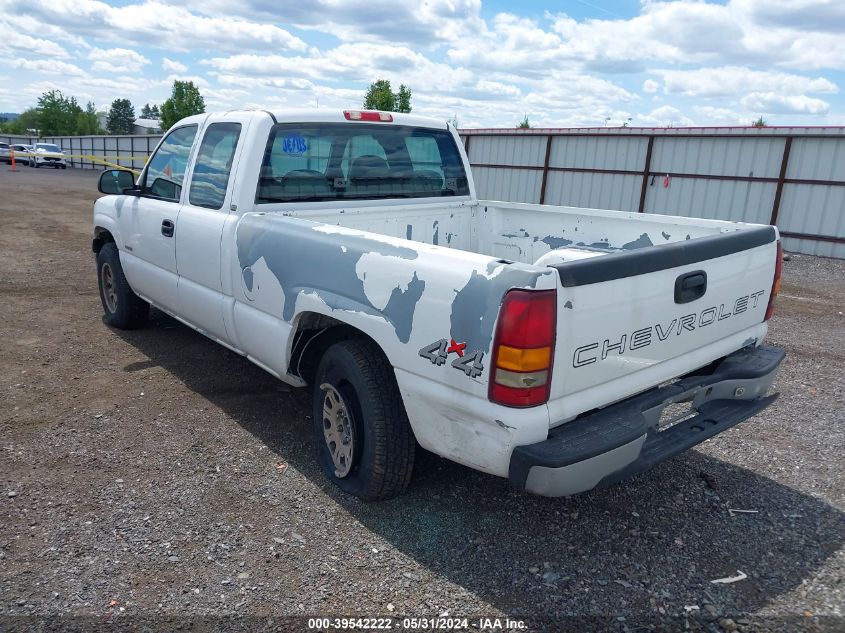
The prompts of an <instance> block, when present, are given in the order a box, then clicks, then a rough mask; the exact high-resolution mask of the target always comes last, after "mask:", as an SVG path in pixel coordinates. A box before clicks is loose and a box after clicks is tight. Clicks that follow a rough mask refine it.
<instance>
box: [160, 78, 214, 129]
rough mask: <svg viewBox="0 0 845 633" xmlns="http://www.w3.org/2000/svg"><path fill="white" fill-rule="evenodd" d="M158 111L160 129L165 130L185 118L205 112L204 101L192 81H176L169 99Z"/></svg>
mask: <svg viewBox="0 0 845 633" xmlns="http://www.w3.org/2000/svg"><path fill="white" fill-rule="evenodd" d="M159 111H160V113H161V128H162V129H163V130H167V129H169V128H171V127H172V126H173V125H174V124H175V123H176V122H177V121H180V120H181V119H184V118H185V117H186V116H191V115H192V114H202V113H203V112H205V99H203V98H202V95H201V94H200V91H199V88H197V87H196V86H195V85H194V82H193V81H179V80H176V81H174V82H173V91H172V92H171V94H170V98H169V99H168V100H167V101H165V102H164V103H162V104H161V108H160V110H159Z"/></svg>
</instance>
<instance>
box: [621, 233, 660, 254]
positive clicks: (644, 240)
mask: <svg viewBox="0 0 845 633" xmlns="http://www.w3.org/2000/svg"><path fill="white" fill-rule="evenodd" d="M646 246H654V243H653V242H652V241H651V238H650V237H649V236H648V233H643V234H642V235H640V236H639V237H638V238H637V239H635V240H634V241H633V242H628V243H627V244H623V245H622V248H624V249H627V250H632V249H635V248H645V247H646Z"/></svg>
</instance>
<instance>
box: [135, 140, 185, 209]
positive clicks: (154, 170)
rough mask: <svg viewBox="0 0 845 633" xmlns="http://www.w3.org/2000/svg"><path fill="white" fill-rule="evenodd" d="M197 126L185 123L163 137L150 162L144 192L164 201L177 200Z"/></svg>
mask: <svg viewBox="0 0 845 633" xmlns="http://www.w3.org/2000/svg"><path fill="white" fill-rule="evenodd" d="M196 135H197V126H196V125H186V126H185V127H180V128H178V129H176V130H173V131H172V132H171V133H170V134H168V135H167V137H166V138H165V139H164V142H163V143H162V144H161V145H160V146H159V148H158V150H156V153H155V154H153V157H152V158H151V159H150V162H149V163H148V164H147V171H146V172H145V174H144V183H143V184H142V186H141V192H142V193H143V194H144V195H148V196H152V197H154V198H161V199H162V200H170V201H172V202H178V201H179V198H180V196H181V195H182V183H183V181H184V180H185V170H186V168H187V167H188V158H189V157H190V154H191V147H193V145H194V137H195V136H196Z"/></svg>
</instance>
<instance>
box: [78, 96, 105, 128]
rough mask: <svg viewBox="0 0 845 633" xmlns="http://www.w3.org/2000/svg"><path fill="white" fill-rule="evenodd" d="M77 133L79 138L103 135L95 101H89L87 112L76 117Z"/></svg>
mask: <svg viewBox="0 0 845 633" xmlns="http://www.w3.org/2000/svg"><path fill="white" fill-rule="evenodd" d="M76 133H77V134H78V135H79V136H90V135H92V134H102V133H103V128H101V127H100V120H99V119H98V118H97V108H95V107H94V102H93V101H89V102H88V104H87V105H86V106H85V110H84V111H82V112H80V113H79V114H78V115H76Z"/></svg>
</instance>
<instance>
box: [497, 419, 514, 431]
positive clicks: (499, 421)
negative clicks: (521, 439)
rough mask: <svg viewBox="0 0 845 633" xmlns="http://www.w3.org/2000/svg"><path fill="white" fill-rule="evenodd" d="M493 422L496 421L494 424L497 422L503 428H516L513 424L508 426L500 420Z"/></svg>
mask: <svg viewBox="0 0 845 633" xmlns="http://www.w3.org/2000/svg"><path fill="white" fill-rule="evenodd" d="M495 422H496V424H498V425H499V426H500V427H502V428H503V429H515V428H516V427H515V426H510V425H509V424H505V423H504V422H502V421H501V420H495Z"/></svg>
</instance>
